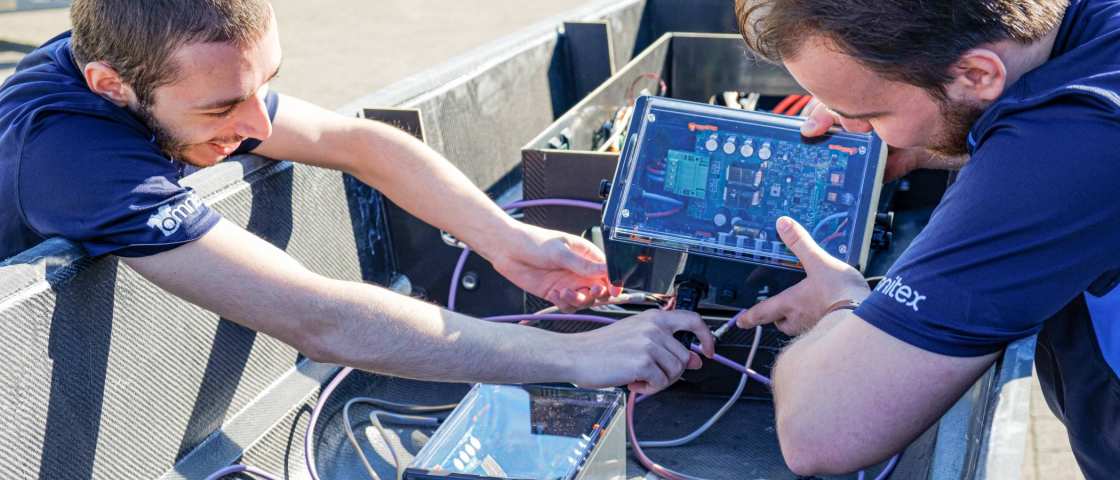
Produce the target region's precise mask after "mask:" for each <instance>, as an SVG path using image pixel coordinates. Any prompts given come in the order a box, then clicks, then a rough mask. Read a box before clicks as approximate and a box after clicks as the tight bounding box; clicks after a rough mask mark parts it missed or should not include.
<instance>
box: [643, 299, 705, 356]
mask: <svg viewBox="0 0 1120 480" xmlns="http://www.w3.org/2000/svg"><path fill="white" fill-rule="evenodd" d="M657 319H658V321H659V324H660V325H661V326H662V327H664V328H665V329H666V330H667V331H668V332H669V333H675V332H680V331H689V332H692V333H693V334H695V335H696V339H697V340H699V341H700V351H701V352H703V354H704V356H706V357H708V358H711V357H712V355H715V353H716V339H715V337H713V336H712V331H711V330H710V329H709V328H708V325H707V324H705V323H704V320H702V319H701V318H700V315H697V314H696V313H695V312H688V311H684V310H674V311H671V312H660V314H659V315H658V316H657Z"/></svg>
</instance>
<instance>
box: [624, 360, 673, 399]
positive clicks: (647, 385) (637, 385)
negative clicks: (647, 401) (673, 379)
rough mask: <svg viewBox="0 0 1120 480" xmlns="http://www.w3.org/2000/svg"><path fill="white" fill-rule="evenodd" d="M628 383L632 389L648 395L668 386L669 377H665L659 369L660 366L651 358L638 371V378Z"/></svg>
mask: <svg viewBox="0 0 1120 480" xmlns="http://www.w3.org/2000/svg"><path fill="white" fill-rule="evenodd" d="M630 385H631V389H632V390H634V391H636V392H638V393H641V394H643V395H650V394H653V393H657V392H659V391H661V390H664V389H665V388H666V387H668V386H669V377H666V376H665V372H663V371H661V368H660V367H658V366H657V364H656V363H655V362H653V361H652V360H651V361H649V362H647V364H646V365H645V366H644V368H643V369H642V371H641V372H639V373H638V379H637V380H635V381H634V382H633V383H631V384H630Z"/></svg>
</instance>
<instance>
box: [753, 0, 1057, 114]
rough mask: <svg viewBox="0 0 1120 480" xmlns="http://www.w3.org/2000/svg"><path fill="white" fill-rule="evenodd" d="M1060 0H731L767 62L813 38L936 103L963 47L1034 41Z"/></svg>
mask: <svg viewBox="0 0 1120 480" xmlns="http://www.w3.org/2000/svg"><path fill="white" fill-rule="evenodd" d="M1067 6H1068V0H955V1H953V0H946V1H933V2H931V1H922V0H909V1H906V0H886V1H884V0H735V14H736V16H737V17H738V21H739V28H740V31H741V32H742V33H743V38H744V39H745V40H746V41H747V45H748V46H749V47H750V48H751V49H752V50H754V51H755V52H757V53H758V54H759V55H760V56H762V57H763V58H765V59H768V60H770V61H773V62H781V60H782V59H783V58H793V57H795V56H796V55H797V53H798V51H799V49H800V48H801V47H802V46H803V43H804V41H805V40H806V39H807V38H809V37H811V36H813V35H821V36H823V37H824V38H827V39H829V40H832V41H833V42H835V44H836V46H837V47H838V48H839V49H840V51H841V52H842V53H844V54H847V55H849V56H851V57H852V58H854V59H856V60H857V61H859V62H860V63H861V64H863V65H865V66H866V67H867V68H869V69H871V70H872V71H874V72H876V73H878V74H880V75H882V76H883V77H884V78H887V79H890V80H895V81H900V82H905V83H909V84H912V85H916V86H918V87H921V88H924V89H926V90H927V91H929V92H930V93H931V94H933V95H934V96H935V97H937V98H944V95H945V91H944V86H945V84H946V83H948V82H949V80H950V79H951V77H950V75H949V69H950V67H951V66H952V65H953V64H954V63H956V62H957V60H959V59H960V57H961V55H963V54H964V53H965V52H966V51H968V50H969V49H972V48H975V47H977V46H979V45H982V44H984V43H988V42H995V41H1000V40H1006V39H1011V40H1015V41H1018V42H1022V43H1029V42H1032V41H1035V40H1039V39H1041V38H1042V37H1044V36H1045V35H1046V34H1047V33H1048V32H1050V31H1051V30H1053V29H1054V28H1056V27H1057V26H1058V25H1059V24H1060V23H1061V21H1062V16H1063V14H1064V12H1065V9H1066V7H1067Z"/></svg>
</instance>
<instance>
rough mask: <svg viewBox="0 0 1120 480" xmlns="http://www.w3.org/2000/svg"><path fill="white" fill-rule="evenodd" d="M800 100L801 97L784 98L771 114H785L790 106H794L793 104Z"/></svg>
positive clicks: (790, 96)
mask: <svg viewBox="0 0 1120 480" xmlns="http://www.w3.org/2000/svg"><path fill="white" fill-rule="evenodd" d="M799 98H801V95H789V96H787V97H786V98H783V99H782V101H780V102H778V106H776V107H774V109H773V110H771V111H770V112H771V113H777V114H785V113H786V108H788V107H789V106H790V105H792V104H793V102H796V101H797V99H799Z"/></svg>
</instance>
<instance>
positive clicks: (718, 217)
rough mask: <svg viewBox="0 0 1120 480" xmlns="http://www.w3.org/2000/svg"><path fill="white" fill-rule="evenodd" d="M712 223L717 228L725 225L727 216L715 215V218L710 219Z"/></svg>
mask: <svg viewBox="0 0 1120 480" xmlns="http://www.w3.org/2000/svg"><path fill="white" fill-rule="evenodd" d="M712 222H713V223H715V224H716V226H717V227H722V226H724V225H727V215H724V214H722V213H717V214H716V216H715V217H713V218H712Z"/></svg>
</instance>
